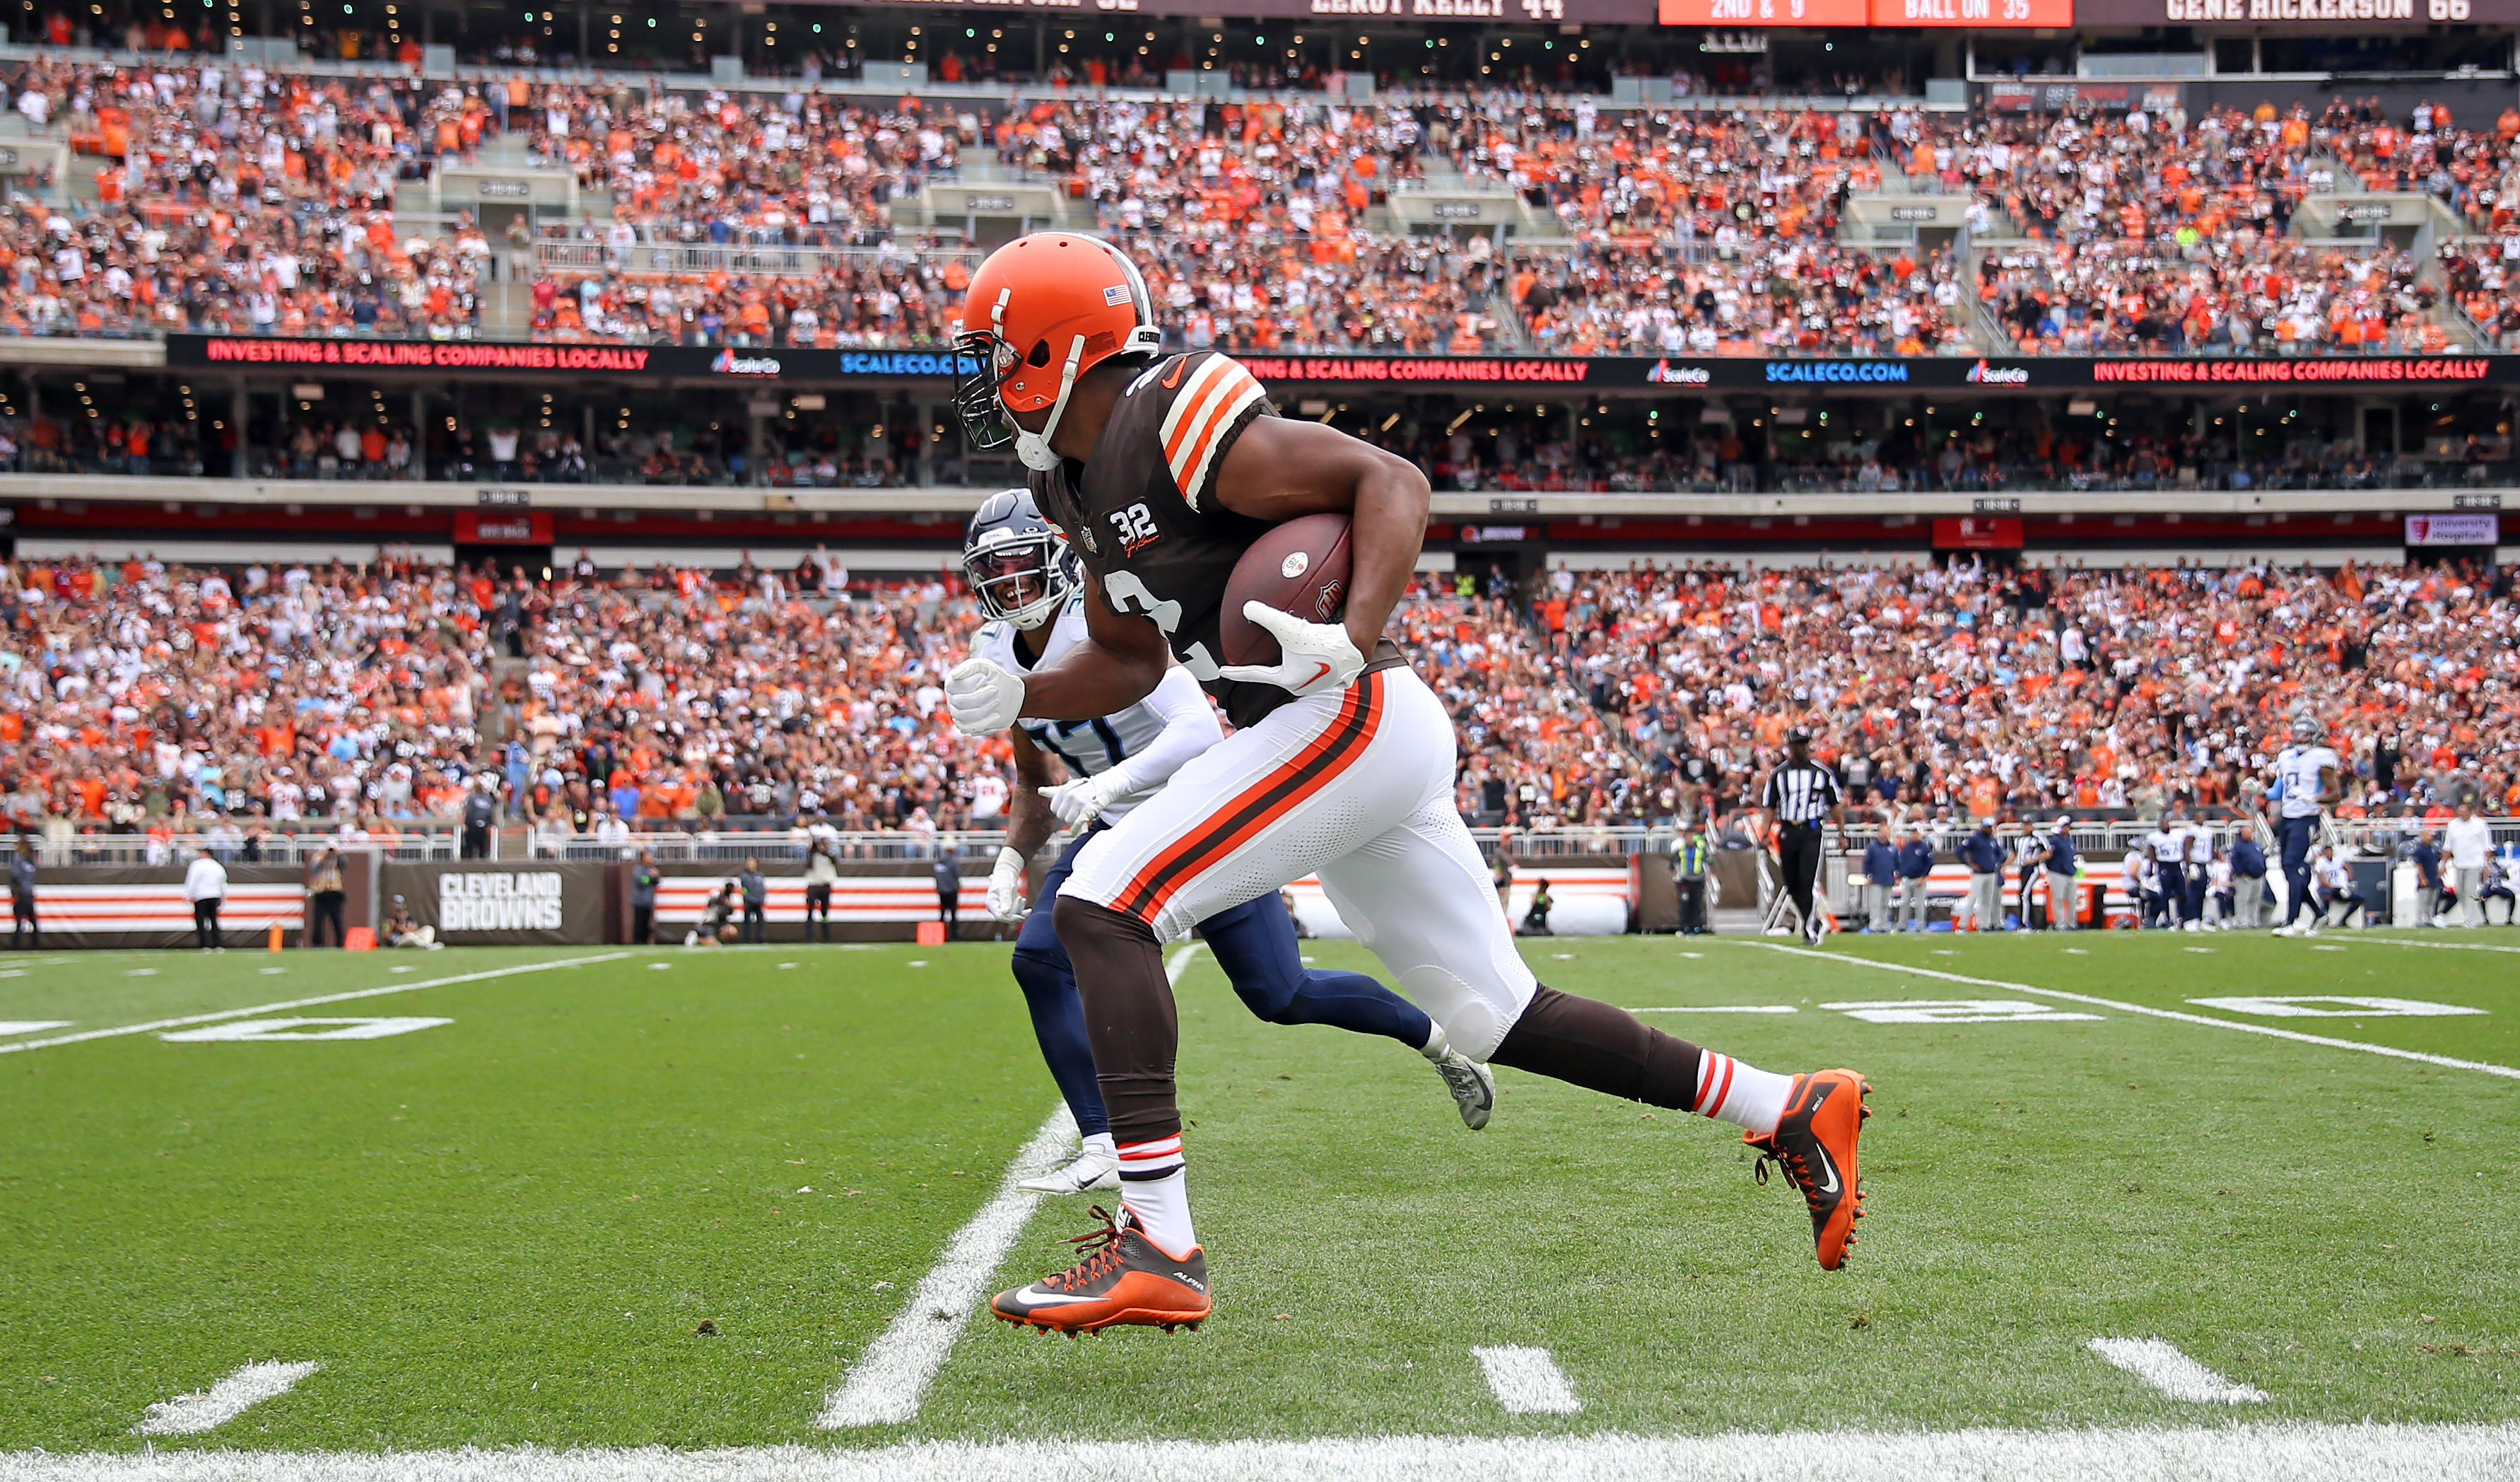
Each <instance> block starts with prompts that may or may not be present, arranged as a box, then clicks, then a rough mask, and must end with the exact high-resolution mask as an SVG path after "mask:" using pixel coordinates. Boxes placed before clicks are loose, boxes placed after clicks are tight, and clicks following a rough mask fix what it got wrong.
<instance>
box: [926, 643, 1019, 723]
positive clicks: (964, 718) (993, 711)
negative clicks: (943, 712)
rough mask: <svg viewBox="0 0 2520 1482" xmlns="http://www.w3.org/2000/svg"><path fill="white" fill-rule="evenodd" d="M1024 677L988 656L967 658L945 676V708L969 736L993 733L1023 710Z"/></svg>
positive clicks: (1012, 721)
mask: <svg viewBox="0 0 2520 1482" xmlns="http://www.w3.org/2000/svg"><path fill="white" fill-rule="evenodd" d="M1023 697H1024V682H1023V676H1022V675H1020V674H1015V673H1012V672H1010V671H1008V670H1006V669H1001V668H999V667H998V666H997V665H996V664H993V663H991V662H989V661H988V660H987V659H985V658H967V659H965V660H963V661H962V662H961V663H959V664H956V665H955V666H954V668H953V670H952V672H950V673H948V674H947V675H946V676H945V707H946V708H947V709H948V710H951V711H952V712H953V713H954V724H955V725H956V726H957V727H959V728H960V729H961V730H962V731H963V732H964V733H966V734H967V735H970V736H992V735H995V734H996V733H998V732H1000V731H1004V730H1005V729H1007V728H1008V727H1009V726H1012V725H1013V724H1014V723H1015V717H1016V716H1017V715H1019V714H1021V713H1022V712H1023Z"/></svg>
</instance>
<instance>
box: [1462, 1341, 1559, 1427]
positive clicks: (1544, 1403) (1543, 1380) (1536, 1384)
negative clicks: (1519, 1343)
mask: <svg viewBox="0 0 2520 1482" xmlns="http://www.w3.org/2000/svg"><path fill="white" fill-rule="evenodd" d="M1470 1352H1471V1353H1473V1354H1476V1355H1478V1360H1479V1367H1480V1368H1481V1369H1484V1370H1487V1373H1488V1388H1489V1389H1491V1390H1493V1391H1495V1392H1496V1397H1497V1403H1498V1404H1499V1405H1502V1406H1504V1407H1505V1412H1506V1414H1507V1415H1573V1414H1575V1413H1576V1412H1577V1411H1579V1410H1582V1409H1583V1408H1584V1402H1583V1401H1582V1400H1579V1399H1577V1398H1576V1397H1575V1386H1574V1385H1572V1384H1570V1383H1568V1382H1567V1381H1566V1371H1565V1370H1562V1369H1559V1368H1558V1367H1557V1361H1556V1360H1555V1359H1553V1358H1551V1357H1550V1356H1549V1350H1548V1349H1546V1348H1473V1349H1471V1350H1470Z"/></svg>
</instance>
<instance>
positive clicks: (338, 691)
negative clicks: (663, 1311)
mask: <svg viewBox="0 0 2520 1482" xmlns="http://www.w3.org/2000/svg"><path fill="white" fill-rule="evenodd" d="M0 576H5V580H0V622H5V624H6V629H7V634H8V637H7V639H6V641H5V644H0V791H5V794H6V803H5V806H6V807H7V809H8V811H9V812H10V813H11V814H12V815H13V816H14V817H16V818H18V819H20V820H22V821H26V822H33V821H36V820H46V821H51V820H58V821H59V822H58V823H57V824H50V825H49V827H53V828H55V829H57V830H67V831H120V832H144V831H156V832H159V833H173V832H181V831H199V830H206V829H210V828H219V827H229V828H238V827H244V826H247V825H251V826H254V827H273V826H292V827H297V828H304V827H309V826H318V827H328V828H334V829H338V830H341V831H346V832H350V833H354V834H355V833H358V832H361V831H365V832H367V833H370V834H374V833H380V832H386V831H393V830H395V829H397V828H407V827H411V826H412V824H413V821H415V820H426V819H437V820H439V821H440V822H441V823H442V822H443V820H444V819H445V818H446V817H447V816H448V815H450V814H451V813H453V812H454V811H456V810H457V809H458V808H459V807H460V806H461V803H462V800H463V798H464V795H465V790H466V788H467V787H468V786H475V785H476V784H477V783H478V782H479V781H480V780H481V779H484V778H487V779H489V780H490V781H491V782H492V783H494V784H495V785H496V786H497V788H498V790H499V793H500V795H501V796H502V797H503V798H504V800H505V806H506V807H507V809H508V810H509V812H510V814H511V816H512V817H513V818H515V819H516V820H517V821H518V822H520V823H524V824H529V825H532V826H534V827H536V828H538V829H541V830H544V831H548V832H552V833H558V834H580V833H596V834H607V835H612V836H621V835H622V833H623V832H624V831H629V830H634V829H652V828H654V829H697V828H708V827H716V826H718V825H719V824H721V823H722V821H723V820H725V819H726V818H728V817H729V816H745V817H749V818H751V819H754V820H756V821H759V822H761V823H764V824H776V825H780V826H789V825H793V824H796V823H799V822H810V821H813V820H816V819H818V818H827V819H828V820H829V822H830V823H831V824H832V826H834V827H836V828H840V829H843V830H850V831H856V830H874V831H880V830H908V831H928V830H947V831H952V830H957V829H965V828H974V827H977V828H987V827H991V826H992V825H993V824H994V822H995V821H997V820H999V819H1001V818H1003V816H1004V814H1005V810H1006V805H1007V798H1008V788H1009V786H1010V781H1009V775H1010V774H1009V765H1008V761H1007V754H1006V750H1005V744H1004V742H1003V741H1002V740H975V739H972V738H967V737H964V736H962V735H960V734H958V733H957V732H956V731H955V730H954V729H953V727H952V726H951V724H950V723H949V722H948V721H947V719H946V716H945V712H944V710H943V708H942V705H941V693H942V692H941V690H940V689H939V684H940V680H941V676H942V674H943V673H944V671H945V669H946V668H947V667H949V666H950V665H951V664H952V663H953V662H954V661H956V659H957V658H959V657H960V655H961V653H962V652H963V651H964V650H965V649H966V648H967V644H968V642H969V639H970V635H971V633H972V630H973V629H974V627H975V626H976V619H975V615H974V611H973V607H972V605H971V604H970V603H969V602H968V601H967V598H966V597H965V596H964V594H963V593H962V591H961V589H960V586H959V583H957V582H955V581H953V580H952V579H951V578H948V577H944V576H939V577H936V578H931V579H927V580H922V581H911V582H867V581H863V580H859V581H852V580H851V579H850V578H849V577H848V575H847V573H846V572H845V571H844V570H841V569H838V568H836V566H835V565H834V564H833V563H832V562H831V561H828V559H825V560H822V561H817V560H816V559H812V558H809V559H807V560H805V561H800V562H799V563H798V564H797V565H796V566H795V567H793V568H792V569H769V568H760V567H755V566H753V565H752V564H751V563H749V562H746V564H745V565H744V566H743V567H742V569H741V570H739V571H737V572H735V573H733V574H732V577H731V579H723V580H721V579H717V578H714V577H713V576H712V575H711V574H710V573H708V572H705V571H701V570H697V569H680V570H675V569H667V568H661V567H660V568H658V569H656V570H655V571H653V572H641V571H638V570H635V569H633V570H625V571H622V572H620V573H617V575H614V576H611V577H607V576H605V575H603V574H602V573H599V572H598V571H597V570H596V569H595V567H594V565H593V563H592V562H591V561H586V560H584V559H583V558H581V560H580V561H578V562H577V563H576V564H575V565H573V566H571V567H568V568H565V569H562V570H559V571H557V572H556V573H555V577H554V579H553V580H551V581H548V582H533V581H528V580H526V579H525V578H524V576H523V575H522V573H520V572H519V573H512V574H510V575H507V576H504V577H503V576H501V575H500V574H499V573H497V572H495V571H493V570H490V569H487V568H473V567H468V566H456V567H451V568H449V567H432V566H421V565H415V564H411V563H408V562H398V561H387V562H383V563H381V564H377V565H371V566H365V567H358V568H352V567H347V566H342V565H337V564H336V565H326V566H320V567H308V566H303V565H291V564H282V563H274V564H273V565H271V566H265V565H261V564H253V565H248V566H245V567H242V568H238V569H212V568H206V567H204V568H186V567H182V566H172V567H169V566H165V565H162V564H160V563H158V562H156V561H138V560H135V561H120V562H104V563H98V562H89V561H18V562H15V563H13V564H11V565H9V566H8V567H6V568H5V570H0ZM1395 629H1396V632H1397V633H1398V635H1399V636H1400V637H1401V638H1402V639H1403V640H1404V642H1405V643H1406V644H1407V646H1408V647H1409V649H1410V650H1411V651H1412V654H1413V657H1414V658H1415V660H1416V662H1417V663H1418V665H1419V667H1420V669H1421V672H1423V673H1424V674H1425V675H1426V677H1427V679H1428V681H1429V683H1430V684H1431V685H1433V686H1434V688H1435V689H1436V691H1437V693H1438V694H1439V695H1441V696H1443V698H1444V701H1445V703H1446V705H1447V706H1448V708H1449V709H1450V710H1451V711H1452V713H1453V715H1454V717H1455V721H1456V725H1457V731H1458V735H1459V739H1460V743H1461V754H1462V763H1461V773H1460V794H1459V796H1460V804H1461V807H1462V809H1463V813H1464V814H1465V815H1467V816H1469V817H1471V818H1472V819H1473V820H1474V821H1477V822H1480V823H1484V824H1492V825H1506V826H1509V827H1513V828H1517V829H1522V830H1540V831H1546V830H1550V829H1553V828H1558V827H1572V826H1578V825H1584V824H1598V823H1611V822H1623V821H1638V820H1643V821H1669V820H1672V819H1675V818H1679V817H1683V816H1703V815H1706V814H1718V815H1721V814H1730V813H1732V812H1734V811H1735V810H1738V809H1741V808H1744V807H1747V806H1749V805H1750V803H1751V800H1752V797H1753V795H1754V794H1753V788H1754V787H1755V785H1756V783H1757V781H1758V779H1759V778H1760V776H1761V774H1762V772H1763V769H1764V768H1765V767H1767V766H1768V765H1770V764H1771V763H1772V762H1773V760H1774V758H1775V757H1776V755H1777V754H1778V747H1779V744H1780V742H1781V740H1782V737H1783V735H1784V732H1785V731H1786V729H1787V728H1789V727H1791V726H1794V725H1798V724H1799V725H1808V726H1810V727H1811V728H1812V729H1813V730H1814V732H1815V733H1816V735H1817V736H1818V738H1819V741H1818V743H1817V745H1816V746H1815V751H1816V753H1817V754H1819V755H1820V756H1822V757H1823V759H1824V760H1827V761H1830V762H1832V763H1833V764H1835V765H1836V766H1837V767H1838V768H1839V770H1840V772H1841V773H1842V775H1843V776H1844V778H1845V780H1846V783H1847V786H1848V790H1849V793H1850V796H1851V798H1852V800H1853V801H1854V802H1855V803H1856V805H1857V807H1858V808H1859V810H1860V809H1864V808H1875V807H1888V806H1893V805H1895V806H1897V807H1900V808H1913V809H1917V810H1921V811H1923V812H1925V813H1927V814H1931V815H1938V816H1942V817H1945V818H1949V819H1964V818H1969V817H1992V816H1995V815H1997V814H2000V813H2015V814H2020V813H2030V812H2035V811H2040V810H2063V811H2067V812H2084V813H2088V812H2091V811H2093V810H2099V809H2130V810H2134V811H2136V812H2138V813H2153V812H2158V811H2159V810H2160V809H2161V808H2163V807H2165V806H2167V805H2170V804H2172V803H2191V804H2196V805H2201V806H2218V805H2219V806H2226V807H2245V806H2247V805H2249V804H2250V803H2251V802H2252V800H2253V799H2254V798H2256V797H2257V796H2258V794H2259V789H2260V788H2261V786H2262V779H2263V777H2264V773H2265V767H2266V763H2267V761H2268V757H2269V752H2268V748H2269V746H2270V745H2272V744H2273V743H2274V742H2273V738H2275V737H2277V736H2278V735H2279V734H2280V733H2281V732H2282V731H2283V730H2284V729H2285V727H2286V726H2288V724H2289V722H2290V718H2291V715H2292V714H2293V713H2294V712H2295V711H2296V710H2298V709H2303V708H2308V709H2310V710H2312V711H2313V712H2314V713H2316V714H2317V715H2318V717H2319V718H2320V719H2321V720H2322V722H2323V723H2324V724H2325V725H2326V726H2327V727H2328V730H2329V734H2330V736H2331V738H2332V739H2333V741H2334V742H2335V743H2336V744H2337V745H2338V747H2339V749H2340V751H2341V752H2343V753H2344V754H2345V755H2346V756H2347V757H2349V758H2350V763H2351V768H2352V771H2353V774H2354V775H2353V778H2352V779H2351V781H2350V784H2349V797H2348V799H2347V800H2346V802H2345V804H2344V806H2343V807H2342V808H2341V809H2340V812H2342V813H2344V814H2345V815H2346V816H2349V817H2351V816H2354V815H2356V814H2358V813H2362V812H2365V811H2375V810H2387V809H2391V808H2394V807H2399V806H2404V805H2409V804H2411V805H2413V806H2415V807H2417V808H2423V807H2427V806H2431V805H2434V804H2446V803H2448V802H2451V801H2454V800H2455V799H2458V798H2461V797H2474V798H2477V799H2479V800H2480V801H2481V802H2482V803H2483V804H2484V806H2485V807H2486V808H2487V809H2488V811H2491V812H2497V813H2508V812H2514V811H2520V770H2515V758H2520V658H2515V656H2514V655H2515V654H2520V602H2515V599H2514V597H2513V594H2512V590H2511V577H2510V573H2509V571H2508V569H2507V568H2506V569H2504V570H2500V571H2492V572H2484V573H2479V572H2474V571H2468V570H2462V569H2457V568H2451V567H2438V568H2432V569H2425V568H2420V567H2412V566H2408V567H2389V568H2364V569H2356V568H2353V567H2350V566H2349V567H2347V568H2345V569H2344V570H2342V571H2338V572H2335V573H2328V574H2319V573H2313V572H2308V571H2288V570H2270V569H2264V568H2248V569H2235V570H2221V569H2217V570H2201V569H2185V568H2172V569H2155V570H2126V571H2117V570H2108V571H2069V570H2057V569H2039V568H2033V569H2030V570H2025V571H2018V572H2015V571H2009V570H2001V569H1992V568H1978V567H1974V566H1970V565H1965V564H1963V565H1956V566H1952V567H1949V568H1932V567H1915V568H1907V569H1884V568H1878V567H1872V566H1858V567H1842V568H1837V569H1819V568H1798V569H1791V570H1773V571H1764V572H1761V571H1743V570H1735V569H1729V568H1721V567H1713V566H1699V567H1691V568H1688V569H1680V570H1670V569H1664V570H1657V569H1653V568H1651V567H1650V566H1643V567H1640V568H1638V569H1635V570H1627V571H1600V572H1587V573H1577V572H1572V571H1565V570H1559V571H1555V572H1552V573H1551V574H1550V575H1549V576H1548V577H1547V578H1546V579H1545V580H1543V581H1542V582H1541V583H1539V584H1538V585H1537V586H1536V588H1535V589H1534V590H1532V591H1530V592H1527V593H1526V592H1517V591H1515V590H1514V589H1512V588H1511V587H1510V586H1508V584H1506V583H1504V582H1502V581H1501V580H1498V579H1496V578H1493V577H1492V578H1490V579H1489V581H1488V584H1487V585H1486V586H1485V587H1484V588H1482V587H1481V586H1480V585H1479V584H1478V583H1477V582H1475V581H1474V580H1473V579H1472V578H1471V577H1470V576H1469V575H1468V574H1467V573H1463V574H1461V575H1458V576H1455V575H1429V576H1426V577H1423V578H1421V581H1420V585H1419V586H1418V589H1417V590H1416V591H1415V592H1413V593H1412V594H1411V596H1410V597H1409V599H1408V600H1407V601H1406V602H1405V603H1404V604H1403V606H1402V607H1401V609H1400V611H1399V613H1398V615H1397V617H1396V619H1395Z"/></svg>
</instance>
